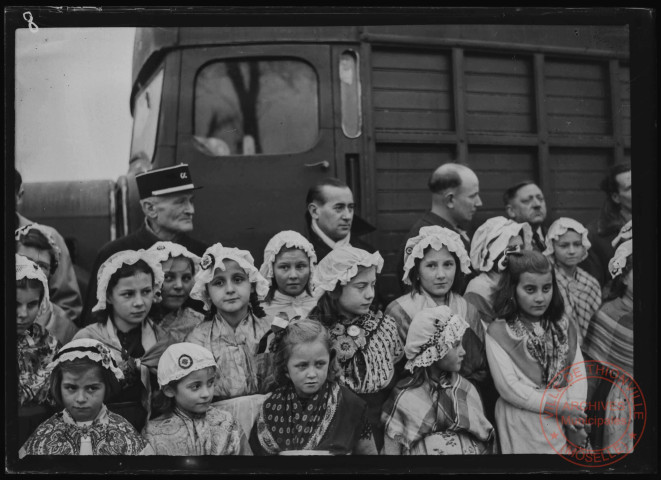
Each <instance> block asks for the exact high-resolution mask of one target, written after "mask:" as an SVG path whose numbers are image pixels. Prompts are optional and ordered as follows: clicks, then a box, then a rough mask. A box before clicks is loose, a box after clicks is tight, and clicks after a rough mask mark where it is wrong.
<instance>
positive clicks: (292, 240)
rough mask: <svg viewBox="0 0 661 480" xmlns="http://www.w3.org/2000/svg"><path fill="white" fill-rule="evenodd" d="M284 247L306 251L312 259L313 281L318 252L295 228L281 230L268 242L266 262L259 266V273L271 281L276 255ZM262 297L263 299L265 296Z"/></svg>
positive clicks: (265, 254) (310, 280) (311, 271)
mask: <svg viewBox="0 0 661 480" xmlns="http://www.w3.org/2000/svg"><path fill="white" fill-rule="evenodd" d="M283 248H298V249H300V250H303V252H305V254H306V255H307V256H308V258H309V259H310V279H309V280H308V281H309V282H312V278H313V277H314V270H315V266H316V264H317V254H316V253H315V252H314V247H313V246H312V244H311V243H310V242H309V241H308V239H307V238H305V237H304V236H303V235H301V234H300V233H298V232H295V231H293V230H285V231H283V232H280V233H278V234H276V235H275V236H273V238H271V240H269V243H267V244H266V248H265V249H264V262H263V263H262V266H261V267H260V268H259V273H261V274H262V276H263V277H264V278H266V279H267V280H269V283H270V282H271V279H272V278H273V263H274V262H275V257H276V255H278V253H280V250H282V249H283ZM260 299H261V300H263V298H260Z"/></svg>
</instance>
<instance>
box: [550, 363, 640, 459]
mask: <svg viewBox="0 0 661 480" xmlns="http://www.w3.org/2000/svg"><path fill="white" fill-rule="evenodd" d="M558 380H564V381H561V382H557V381H558ZM556 383H560V384H563V385H564V387H562V388H547V389H546V390H544V395H543V397H542V402H541V405H540V412H541V414H540V423H541V426H542V432H543V434H544V437H545V439H546V441H547V442H548V444H549V445H550V446H551V447H552V448H553V450H554V451H555V452H556V453H557V454H558V455H560V456H562V457H563V458H564V459H565V460H567V461H568V462H570V463H573V464H575V465H579V466H581V467H591V468H595V467H605V466H607V465H612V464H613V463H615V462H618V461H620V460H622V458H624V457H625V456H626V455H627V454H629V453H632V452H633V451H634V449H635V447H636V445H637V444H638V442H639V441H640V438H641V436H642V434H643V432H644V430H645V424H646V421H647V406H646V403H645V398H644V396H643V394H642V392H641V391H640V387H639V386H638V384H637V383H636V381H635V380H634V379H633V378H632V377H631V375H629V374H628V373H627V372H626V371H624V370H623V369H622V368H620V367H618V366H617V365H613V364H611V363H608V362H597V361H585V362H581V363H576V364H572V365H570V366H569V367H567V368H565V369H564V370H562V371H560V372H559V373H558V374H557V375H556V377H554V378H553V379H552V380H551V381H550V382H549V385H554V384H556ZM599 384H601V387H600V388H599V390H600V391H601V392H602V394H601V395H597V397H595V396H594V395H593V396H592V398H591V399H590V400H586V399H585V395H583V394H582V393H581V392H588V391H590V392H591V393H594V391H595V387H596V386H598V385H599ZM604 387H605V388H604ZM606 392H607V393H606ZM604 393H606V395H605V396H604ZM577 395H578V397H579V398H578V399H577V398H576V397H577ZM580 397H582V399H580ZM592 430H596V432H593V433H594V434H595V435H597V436H598V439H599V441H598V442H597V444H596V445H595V446H592V445H591V442H590V441H589V438H590V432H591V431H592Z"/></svg>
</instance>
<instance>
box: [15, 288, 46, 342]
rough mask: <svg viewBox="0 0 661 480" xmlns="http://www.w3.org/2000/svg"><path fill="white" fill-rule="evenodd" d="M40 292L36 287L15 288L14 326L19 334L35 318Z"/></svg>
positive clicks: (37, 311) (22, 332) (23, 331)
mask: <svg viewBox="0 0 661 480" xmlns="http://www.w3.org/2000/svg"><path fill="white" fill-rule="evenodd" d="M40 297H41V292H40V291H39V290H38V289H36V288H30V287H26V288H17V289H16V328H17V331H18V334H19V335H22V334H24V333H25V331H26V330H27V329H28V328H30V325H32V324H33V323H34V321H35V320H36V319H37V313H39V305H40V304H41V302H40V301H39V299H40Z"/></svg>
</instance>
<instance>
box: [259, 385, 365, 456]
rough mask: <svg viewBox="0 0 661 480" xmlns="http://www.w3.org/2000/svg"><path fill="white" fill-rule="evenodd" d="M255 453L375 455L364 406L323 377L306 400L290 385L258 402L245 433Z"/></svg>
mask: <svg viewBox="0 0 661 480" xmlns="http://www.w3.org/2000/svg"><path fill="white" fill-rule="evenodd" d="M250 447H251V448H252V450H253V452H254V453H255V455H277V454H279V453H281V452H285V451H294V452H296V451H302V450H307V451H310V450H314V451H317V452H319V454H332V455H348V454H356V455H376V453H377V450H376V447H375V445H374V437H373V436H372V429H371V427H370V424H369V421H368V419H367V405H366V404H365V402H364V401H363V400H361V399H360V397H358V396H357V395H356V394H355V393H353V392H352V391H351V390H349V389H348V388H346V387H344V386H341V385H338V384H337V383H336V382H326V383H325V384H324V385H323V386H322V388H321V389H319V391H318V392H317V393H316V394H315V395H313V396H312V397H311V398H309V399H301V398H299V396H298V395H297V394H296V390H295V389H294V386H293V384H291V382H290V383H289V385H287V386H284V387H280V388H278V389H276V390H275V391H274V392H273V393H272V394H271V395H269V397H268V398H267V399H266V400H265V401H264V404H263V405H262V408H261V410H260V413H259V416H258V417H257V421H256V422H255V426H254V427H253V429H252V432H251V434H250Z"/></svg>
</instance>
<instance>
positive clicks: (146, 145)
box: [131, 69, 163, 162]
mask: <svg viewBox="0 0 661 480" xmlns="http://www.w3.org/2000/svg"><path fill="white" fill-rule="evenodd" d="M162 90H163V69H161V70H160V71H159V72H158V73H157V74H156V75H155V76H154V77H153V78H152V79H151V81H150V82H149V83H148V84H147V86H146V87H145V88H144V89H143V90H142V92H140V94H139V95H138V96H137V98H136V100H135V107H134V109H133V138H132V139H131V158H136V157H142V158H145V159H149V161H150V162H151V161H152V160H153V159H154V149H155V148H156V133H157V130H158V113H159V110H160V109H161V91H162Z"/></svg>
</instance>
